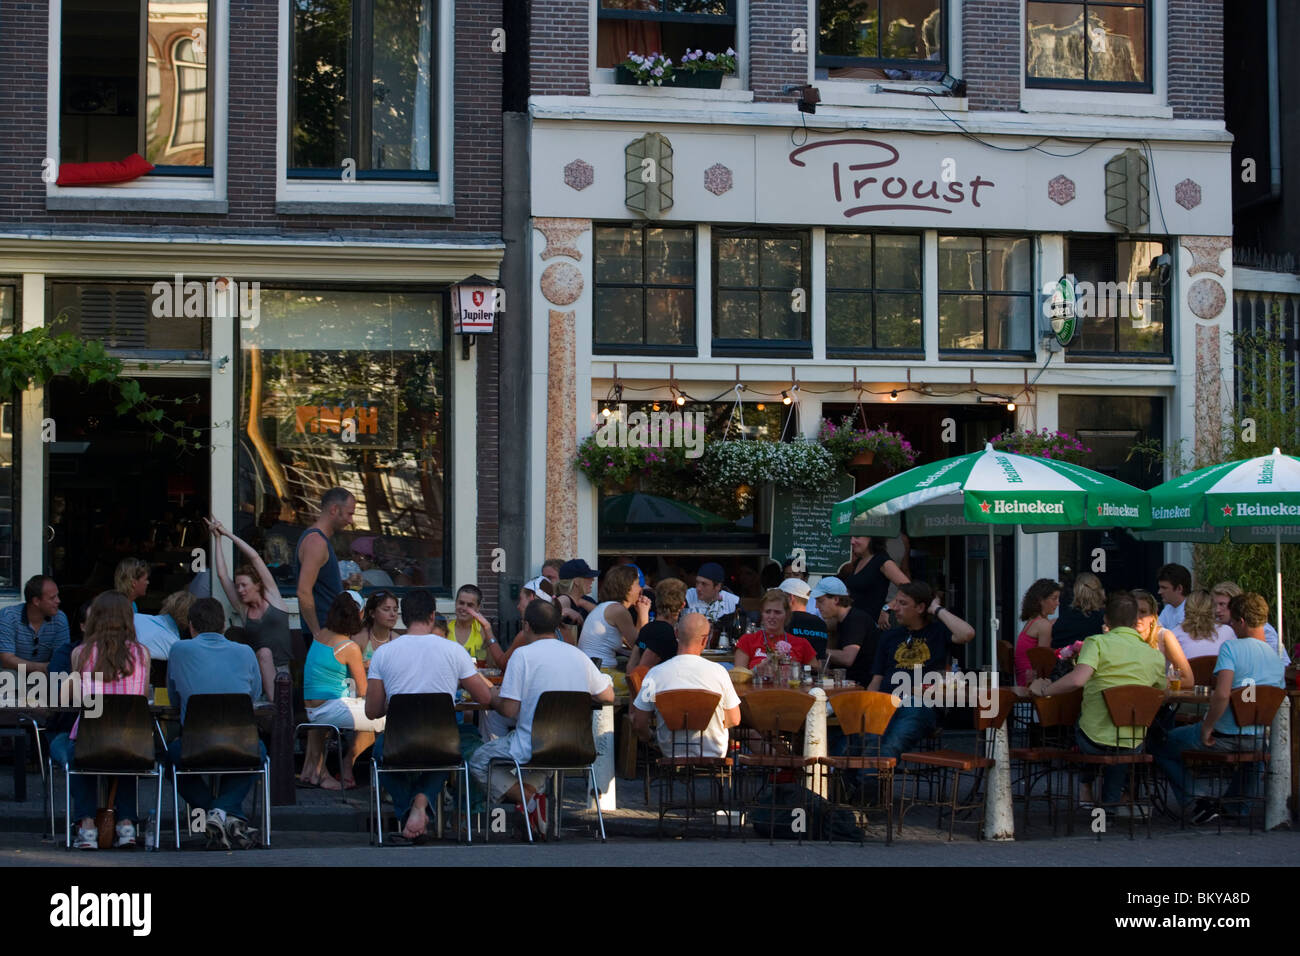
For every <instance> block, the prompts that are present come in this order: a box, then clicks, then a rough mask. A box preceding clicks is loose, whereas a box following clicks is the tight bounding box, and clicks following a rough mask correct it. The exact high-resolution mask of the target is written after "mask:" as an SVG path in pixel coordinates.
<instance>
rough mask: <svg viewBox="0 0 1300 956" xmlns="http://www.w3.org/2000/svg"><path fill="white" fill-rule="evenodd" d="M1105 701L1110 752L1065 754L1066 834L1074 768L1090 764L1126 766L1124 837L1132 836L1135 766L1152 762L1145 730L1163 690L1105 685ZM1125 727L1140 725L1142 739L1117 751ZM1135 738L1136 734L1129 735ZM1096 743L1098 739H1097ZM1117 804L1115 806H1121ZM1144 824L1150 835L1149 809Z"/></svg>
mask: <svg viewBox="0 0 1300 956" xmlns="http://www.w3.org/2000/svg"><path fill="white" fill-rule="evenodd" d="M1101 694H1102V697H1103V698H1104V699H1105V701H1106V709H1107V710H1108V711H1109V712H1110V719H1111V723H1113V724H1114V725H1115V742H1114V743H1113V744H1111V743H1109V742H1108V746H1111V747H1115V748H1117V751H1116V752H1114V753H1106V754H1086V753H1070V754H1066V756H1065V763H1066V766H1067V767H1068V768H1069V769H1070V800H1071V813H1070V818H1069V822H1068V825H1067V828H1066V832H1067V833H1070V832H1071V831H1072V830H1073V825H1074V813H1073V800H1074V793H1075V787H1074V784H1075V777H1076V776H1077V774H1078V768H1081V767H1094V768H1098V769H1103V770H1104V769H1105V768H1106V767H1115V766H1126V767H1128V768H1129V787H1128V804H1127V806H1128V814H1129V816H1128V837H1129V839H1130V840H1131V839H1133V818H1134V817H1135V816H1136V815H1137V809H1136V806H1137V805H1136V797H1137V785H1138V773H1137V771H1138V768H1139V767H1149V766H1151V764H1152V763H1153V762H1154V761H1153V758H1152V756H1151V755H1150V754H1149V753H1146V752H1145V751H1144V750H1143V747H1144V746H1145V744H1146V739H1145V738H1146V732H1147V730H1148V729H1150V727H1151V722H1152V721H1154V720H1155V719H1156V714H1157V713H1158V712H1159V711H1160V708H1161V707H1162V706H1163V705H1164V702H1165V692H1164V691H1163V690H1162V689H1160V688H1159V687H1146V686H1143V685H1141V684H1122V685H1120V686H1118V687H1107V688H1106V689H1105V690H1103V691H1102V692H1101ZM1125 727H1140V728H1142V738H1143V739H1142V740H1140V741H1138V742H1137V746H1136V747H1135V748H1134V749H1132V750H1128V749H1124V750H1119V749H1118V748H1120V747H1122V746H1123V745H1124V741H1123V739H1122V738H1123V737H1124V736H1127V735H1124V734H1121V730H1122V729H1123V728H1125ZM1133 737H1134V739H1136V734H1134V735H1133ZM1098 743H1100V741H1098ZM1094 805H1095V806H1099V807H1103V808H1104V807H1105V806H1106V804H1105V803H1104V802H1103V801H1101V800H1095V801H1094ZM1123 805H1124V804H1122V803H1118V804H1115V806H1116V807H1117V808H1118V807H1119V806H1123ZM1143 816H1144V817H1145V818H1146V824H1147V839H1150V838H1151V813H1150V811H1149V809H1148V810H1147V811H1146V812H1145V813H1144V814H1143ZM1097 839H1098V840H1100V839H1101V831H1098V833H1097Z"/></svg>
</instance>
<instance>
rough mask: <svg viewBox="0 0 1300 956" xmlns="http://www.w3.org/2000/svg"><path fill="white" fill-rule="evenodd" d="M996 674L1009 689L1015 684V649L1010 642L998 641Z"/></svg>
mask: <svg viewBox="0 0 1300 956" xmlns="http://www.w3.org/2000/svg"><path fill="white" fill-rule="evenodd" d="M998 673H999V674H1001V675H1002V683H1003V684H1005V685H1006V686H1008V687H1010V686H1012V685H1013V684H1015V682H1016V648H1015V645H1013V644H1012V643H1011V642H1010V641H998Z"/></svg>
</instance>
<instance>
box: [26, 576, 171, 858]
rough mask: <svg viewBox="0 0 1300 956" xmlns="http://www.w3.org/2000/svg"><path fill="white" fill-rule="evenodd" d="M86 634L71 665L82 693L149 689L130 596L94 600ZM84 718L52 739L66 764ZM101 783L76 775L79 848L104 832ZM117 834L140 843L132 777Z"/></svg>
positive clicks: (109, 594) (122, 789)
mask: <svg viewBox="0 0 1300 956" xmlns="http://www.w3.org/2000/svg"><path fill="white" fill-rule="evenodd" d="M85 634H86V636H85V640H83V641H82V642H81V646H80V647H78V648H77V649H76V650H75V651H73V652H72V669H73V671H75V672H78V673H80V675H81V686H82V693H83V695H86V694H89V693H90V692H91V691H92V688H93V692H94V693H96V694H139V695H140V696H142V697H144V696H147V695H148V693H149V651H148V649H147V648H146V647H145V646H144V645H143V644H141V643H139V642H138V641H137V640H136V639H135V622H134V618H133V615H132V611H131V602H130V600H129V599H127V598H126V597H125V596H124V595H122V594H120V593H119V592H117V591H105V592H104V593H103V594H101V595H100V596H99V597H97V598H95V601H94V603H93V604H91V606H90V616H89V617H88V618H87V619H86V631H85ZM80 726H81V718H80V717H78V718H77V722H76V723H75V724H73V726H72V732H71V733H69V734H60V735H59V736H58V737H55V738H54V740H53V741H52V742H51V744H50V753H51V755H52V756H53V757H54V759H55V760H56V761H58V762H59V763H61V764H63V765H64V766H65V767H66V766H68V765H69V764H71V763H72V762H73V761H74V757H75V743H76V739H77V730H78V729H79V728H80ZM97 783H98V779H97V778H95V777H85V776H78V777H73V778H72V782H71V784H70V787H71V790H72V806H73V812H74V813H75V814H76V816H77V817H79V818H80V820H81V822H80V824H78V827H77V840H76V843H75V844H74V845H75V846H76V847H77V849H79V850H93V849H96V848H97V847H98V846H99V832H98V831H97V830H96V828H95V810H96V809H97V804H98V798H97V792H96V791H97V789H98V788H97ZM114 803H115V806H116V810H117V819H118V824H117V839H116V841H115V843H114V846H134V845H135V824H134V823H133V822H132V819H133V817H134V816H135V809H134V806H133V805H134V803H135V796H134V789H133V788H132V787H131V786H130V782H129V781H127V784H126V785H125V786H123V785H119V786H118V789H117V799H116V800H115V801H114Z"/></svg>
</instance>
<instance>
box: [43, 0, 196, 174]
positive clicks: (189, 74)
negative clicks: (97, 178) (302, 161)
mask: <svg viewBox="0 0 1300 956" xmlns="http://www.w3.org/2000/svg"><path fill="white" fill-rule="evenodd" d="M211 42H212V36H211V17H210V15H209V4H208V3H205V2H202V0H199V2H177V0H127V2H118V3H112V4H105V3H102V2H95V0H63V5H62V32H61V36H60V60H61V62H60V64H59V88H60V109H59V114H60V116H59V158H60V162H61V163H63V162H67V163H85V162H99V161H112V160H120V159H123V158H125V157H126V156H129V155H130V154H131V153H139V154H140V155H142V156H144V157H145V159H147V160H149V162H151V163H153V164H154V165H155V166H156V167H158V168H157V170H156V172H158V173H163V174H166V173H169V172H173V173H183V174H190V175H193V174H195V173H196V172H203V173H210V169H211V164H212V159H211V155H210V153H211V139H212V136H211V132H212V131H211V128H210V125H209V122H208V117H209V116H210V115H211V114H212V110H211V108H210V107H211V90H210V87H209V85H208V82H207V69H208V50H209V48H210V44H211ZM142 67H143V68H144V74H145V75H144V76H143V77H141V75H140V72H141V68H142ZM142 94H143V101H144V102H143V109H141V105H142V104H141V99H142Z"/></svg>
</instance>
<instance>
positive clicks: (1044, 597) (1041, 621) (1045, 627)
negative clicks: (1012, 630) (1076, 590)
mask: <svg viewBox="0 0 1300 956" xmlns="http://www.w3.org/2000/svg"><path fill="white" fill-rule="evenodd" d="M1060 604H1061V585H1060V584H1058V583H1057V582H1055V581H1053V580H1052V579H1051V578H1039V579H1038V580H1037V581H1035V582H1034V583H1033V584H1031V585H1029V590H1028V591H1026V592H1025V596H1024V599H1023V600H1022V601H1021V602H1020V620H1021V621H1024V622H1025V625H1024V626H1023V627H1022V628H1021V629H1020V636H1019V637H1017V638H1016V656H1015V662H1016V683H1017V684H1018V685H1019V686H1021V687H1028V686H1029V682H1030V681H1032V680H1033V679H1034V676H1035V675H1034V668H1033V665H1031V664H1030V663H1029V649H1030V648H1031V647H1051V646H1052V622H1051V621H1050V620H1048V618H1050V617H1051V616H1052V614H1054V613H1055V612H1056V609H1057V608H1058V607H1059V606H1060ZM1042 676H1044V677H1046V676H1048V675H1046V674H1044V675H1042Z"/></svg>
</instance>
